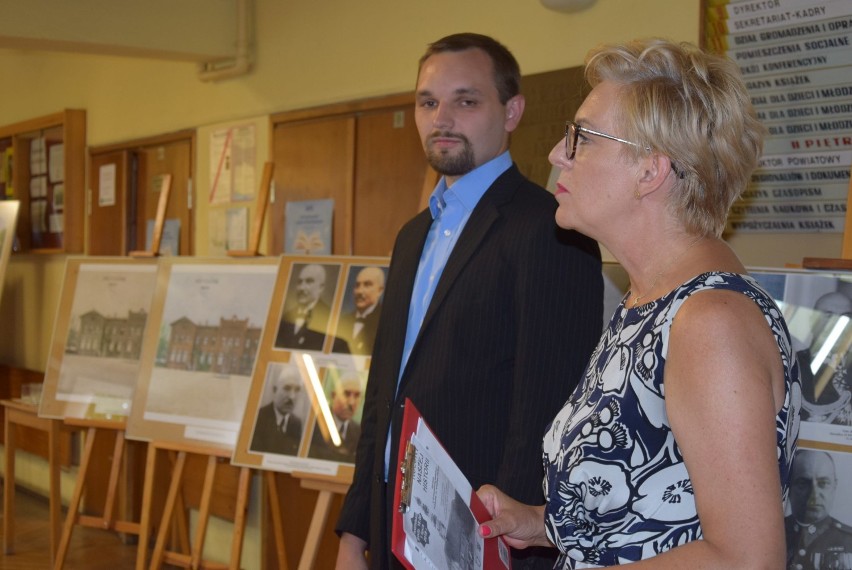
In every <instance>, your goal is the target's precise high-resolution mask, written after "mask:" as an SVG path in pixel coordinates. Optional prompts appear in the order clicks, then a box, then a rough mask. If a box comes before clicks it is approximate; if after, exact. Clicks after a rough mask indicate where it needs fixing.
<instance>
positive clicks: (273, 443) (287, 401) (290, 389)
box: [249, 364, 304, 455]
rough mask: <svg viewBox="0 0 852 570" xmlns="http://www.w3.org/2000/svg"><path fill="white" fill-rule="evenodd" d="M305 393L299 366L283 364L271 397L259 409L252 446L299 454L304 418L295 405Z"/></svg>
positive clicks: (261, 450)
mask: <svg viewBox="0 0 852 570" xmlns="http://www.w3.org/2000/svg"><path fill="white" fill-rule="evenodd" d="M303 397H304V394H303V393H302V381H301V379H300V377H299V371H298V369H296V368H295V367H293V366H291V365H288V364H285V365H283V366H282V368H281V369H280V370H278V371H277V372H276V373H275V377H274V378H273V381H272V401H271V402H269V403H268V404H266V405H265V406H262V407H261V408H260V409H259V410H258V412H257V420H256V421H255V424H254V434H252V438H251V446H250V447H249V450H251V451H256V452H259V453H278V454H283V455H296V453H297V452H298V451H299V441H300V440H301V439H302V418H300V417H299V416H298V415H296V408H297V407H298V404H299V402H300V401H301V399H302V398H303Z"/></svg>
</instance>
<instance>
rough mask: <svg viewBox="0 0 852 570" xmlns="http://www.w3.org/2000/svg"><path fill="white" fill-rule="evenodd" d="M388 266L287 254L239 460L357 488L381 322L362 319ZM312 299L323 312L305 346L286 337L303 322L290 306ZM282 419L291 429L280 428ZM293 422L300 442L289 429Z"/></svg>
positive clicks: (370, 313) (377, 306)
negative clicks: (353, 479) (377, 327)
mask: <svg viewBox="0 0 852 570" xmlns="http://www.w3.org/2000/svg"><path fill="white" fill-rule="evenodd" d="M388 263H389V259H388V258H375V257H340V256H311V257H307V256H286V255H285V256H282V257H281V267H280V269H279V271H278V282H277V283H276V285H275V293H274V294H273V296H272V304H271V306H270V310H269V321H268V322H267V326H266V329H265V331H264V338H263V340H262V341H261V347H260V351H259V355H258V364H257V367H256V368H255V373H254V377H253V378H252V387H251V391H250V393H249V397H248V402H247V405H246V413H245V416H244V418H243V424H242V426H241V428H240V434H239V438H238V440H237V444H236V447H235V449H234V455H233V458H232V461H233V463H235V464H238V465H244V466H250V467H258V468H262V469H268V470H272V471H281V472H298V473H299V474H305V475H307V476H319V477H323V478H331V479H333V480H337V481H341V482H347V481H351V477H352V472H353V470H354V451H355V448H356V446H357V442H358V439H359V437H360V427H361V424H360V422H361V414H362V413H363V400H364V393H365V391H366V386H367V381H368V379H367V371H368V370H369V364H370V352H371V350H372V342H373V338H374V337H375V330H374V326H375V325H371V324H368V323H366V321H367V320H368V319H367V317H370V318H375V319H376V320H377V319H378V316H379V315H380V314H381V300H382V294H383V292H384V282H385V278H386V275H387V267H388ZM320 269H321V270H320ZM318 284H319V285H320V286H319V287H317V285H318ZM312 287H313V288H312ZM311 288H312V289H311ZM309 289H311V295H308V290H309ZM307 297H311V298H310V299H307V300H306V298H307ZM312 299H316V302H315V303H314V304H313V305H312V308H311V309H310V311H317V307H320V302H321V301H322V302H323V303H326V304H327V307H322V308H321V309H320V310H319V312H318V313H312V314H311V316H310V319H306V321H305V323H302V324H301V326H302V327H306V328H307V329H308V330H307V331H305V332H304V333H303V338H304V339H305V340H304V342H299V341H298V340H293V339H298V334H299V333H296V334H293V335H289V336H287V335H285V334H284V333H282V330H285V331H286V329H285V328H284V327H289V326H292V325H293V324H294V322H295V321H296V320H297V317H296V316H295V315H296V314H297V311H294V310H293V307H294V306H296V305H298V304H299V303H301V304H303V305H307V304H309V303H311V302H312ZM326 312H327V314H328V316H327V318H326ZM305 313H307V311H302V314H305ZM314 314H319V315H320V317H321V318H320V319H319V320H315V317H314ZM356 318H358V320H359V321H361V322H360V323H359V325H360V326H359V327H358V328H357V329H356V328H355V327H354V326H353V325H354V324H355V320H356ZM293 330H296V329H295V328H294V329H293ZM359 335H360V336H359ZM367 347H369V350H367ZM276 403H277V405H278V407H277V408H276ZM285 416H288V419H287V420H285V423H287V425H288V429H287V430H282V429H281V427H280V425H279V424H280V423H281V421H282V420H284V417H285ZM294 416H295V420H296V424H297V425H298V426H299V430H298V435H297V433H295V432H291V431H290V429H289V426H292V425H293V424H292V423H291V422H292V419H289V418H293V417H294ZM273 417H274V418H275V420H276V421H272V418H273ZM285 431H286V432H287V433H284V432H285ZM297 438H298V441H295V440H296V439H297Z"/></svg>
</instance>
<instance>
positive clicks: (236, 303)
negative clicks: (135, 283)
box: [127, 257, 278, 451]
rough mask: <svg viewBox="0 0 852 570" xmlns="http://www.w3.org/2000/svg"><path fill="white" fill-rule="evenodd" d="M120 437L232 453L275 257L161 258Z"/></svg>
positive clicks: (264, 317)
mask: <svg viewBox="0 0 852 570" xmlns="http://www.w3.org/2000/svg"><path fill="white" fill-rule="evenodd" d="M159 263H160V272H159V274H158V279H157V286H156V289H155V291H154V298H153V301H152V304H151V317H150V323H149V328H148V329H147V331H146V335H145V340H144V343H143V350H142V366H141V367H140V371H139V382H138V385H137V390H136V393H135V395H134V398H133V406H132V409H131V413H130V415H129V417H128V421H127V438H128V439H135V440H143V441H157V442H163V443H169V444H173V445H179V446H190V447H191V446H196V447H197V446H203V447H205V448H216V449H218V450H226V451H231V450H232V449H233V445H234V442H235V441H236V438H237V433H238V430H239V426H240V424H241V421H242V416H243V413H244V411H245V402H246V396H247V395H248V392H249V388H250V384H251V379H252V375H253V370H254V366H255V363H256V356H257V349H258V342H259V340H260V339H261V338H262V334H263V327H264V325H265V323H266V322H267V320H268V319H267V316H268V311H269V303H270V298H271V296H272V292H273V287H274V285H275V283H276V279H277V271H278V260H277V259H275V258H241V259H228V258H189V257H166V258H161V259H160V261H159Z"/></svg>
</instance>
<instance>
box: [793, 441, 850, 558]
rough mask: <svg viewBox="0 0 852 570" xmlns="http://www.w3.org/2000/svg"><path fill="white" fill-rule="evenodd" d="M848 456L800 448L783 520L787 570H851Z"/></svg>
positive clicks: (794, 464) (794, 461)
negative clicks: (786, 512) (829, 569)
mask: <svg viewBox="0 0 852 570" xmlns="http://www.w3.org/2000/svg"><path fill="white" fill-rule="evenodd" d="M850 469H852V454H850V453H840V452H827V451H822V450H816V449H804V448H800V449H799V450H798V451H797V452H796V456H795V458H794V459H793V467H792V471H791V474H790V495H789V504H788V512H789V514H788V515H787V516H786V517H785V519H784V526H785V532H786V541H787V569H788V570H825V569H828V568H831V569H847V570H852V526H850V525H849V523H850V522H852V484H850V479H849V475H848V474H849V473H850Z"/></svg>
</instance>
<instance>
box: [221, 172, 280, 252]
mask: <svg viewBox="0 0 852 570" xmlns="http://www.w3.org/2000/svg"><path fill="white" fill-rule="evenodd" d="M274 171H275V163H274V162H271V161H269V162H266V163H265V164H264V165H263V178H262V179H261V181H260V189H259V190H258V192H257V209H256V210H255V212H254V222H253V223H252V225H251V236H250V237H249V243H248V249H229V250H228V255H229V256H231V257H254V256H256V255H258V251H259V249H260V234H261V232H262V231H263V221H264V220H265V219H266V206H267V204H269V193H270V190H271V185H272V173H273V172H274Z"/></svg>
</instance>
